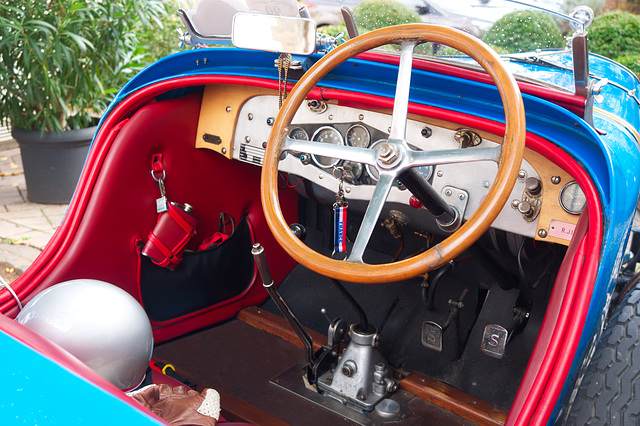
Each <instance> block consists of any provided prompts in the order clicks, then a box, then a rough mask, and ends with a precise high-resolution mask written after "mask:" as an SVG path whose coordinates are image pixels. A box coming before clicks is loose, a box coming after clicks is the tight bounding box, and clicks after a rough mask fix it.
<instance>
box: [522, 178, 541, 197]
mask: <svg viewBox="0 0 640 426" xmlns="http://www.w3.org/2000/svg"><path fill="white" fill-rule="evenodd" d="M525 186H526V188H527V191H528V192H529V194H531V195H533V196H535V195H538V194H540V192H542V183H541V182H540V180H539V179H537V178H534V177H529V178H527V180H526V181H525Z"/></svg>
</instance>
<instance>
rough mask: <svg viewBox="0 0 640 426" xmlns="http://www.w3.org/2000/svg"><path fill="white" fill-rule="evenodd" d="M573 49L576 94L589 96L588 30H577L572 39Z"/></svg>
mask: <svg viewBox="0 0 640 426" xmlns="http://www.w3.org/2000/svg"><path fill="white" fill-rule="evenodd" d="M571 44H572V50H573V77H574V83H575V91H576V95H579V96H584V97H587V95H588V94H589V51H588V48H587V32H586V31H581V32H576V33H575V34H574V35H573V40H572V41H571Z"/></svg>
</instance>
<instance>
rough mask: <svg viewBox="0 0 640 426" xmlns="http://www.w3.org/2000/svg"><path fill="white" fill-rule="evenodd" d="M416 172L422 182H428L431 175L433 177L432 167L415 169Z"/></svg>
mask: <svg viewBox="0 0 640 426" xmlns="http://www.w3.org/2000/svg"><path fill="white" fill-rule="evenodd" d="M416 171H417V172H418V173H420V176H422V177H423V178H424V180H429V179H431V175H433V166H420V167H416Z"/></svg>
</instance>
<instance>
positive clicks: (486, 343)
mask: <svg viewBox="0 0 640 426" xmlns="http://www.w3.org/2000/svg"><path fill="white" fill-rule="evenodd" d="M508 337H509V332H508V331H507V329H506V328H504V327H503V326H501V325H499V324H489V325H487V326H486V327H485V328H484V334H483V335H482V343H481V344H480V350H481V351H482V353H483V354H485V355H488V356H490V357H492V358H497V359H502V358H503V357H504V352H505V349H506V348H507V341H508Z"/></svg>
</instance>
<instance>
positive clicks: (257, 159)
mask: <svg viewBox="0 0 640 426" xmlns="http://www.w3.org/2000/svg"><path fill="white" fill-rule="evenodd" d="M230 94H233V96H231V97H230V96H229V95H230ZM221 99H225V103H224V104H223V103H221V102H220V100H221ZM230 99H231V100H230ZM277 112H278V96H277V93H274V92H272V91H271V92H270V91H268V90H267V89H260V88H255V87H237V86H210V87H207V89H206V90H205V95H204V98H203V105H202V109H201V117H200V124H199V129H198V140H197V142H196V147H205V148H209V149H213V150H214V151H217V152H219V153H220V154H222V155H225V156H226V157H227V158H233V159H235V160H238V161H243V162H247V163H251V164H254V165H256V166H261V165H262V162H263V159H264V152H265V147H266V144H267V140H268V138H269V135H270V132H271V128H272V125H273V123H274V122H275V118H276V115H277ZM390 126H391V113H390V111H382V110H374V109H363V108H362V106H358V107H357V108H356V107H352V106H348V105H339V104H338V103H334V102H321V101H317V100H309V101H307V102H306V103H305V104H303V106H302V107H301V108H300V109H299V111H298V112H297V114H296V115H295V117H294V119H293V121H292V123H291V126H290V127H289V130H288V136H289V138H292V139H298V140H311V141H316V142H321V143H328V144H338V145H348V146H356V147H361V148H375V146H376V144H378V143H381V141H385V140H386V139H387V137H388V135H389V132H390ZM501 140H502V138H501V136H497V135H493V134H490V133H487V132H482V131H479V130H475V129H470V128H466V127H464V126H460V125H457V124H455V123H449V122H445V121H441V120H435V119H430V118H428V117H420V116H415V115H411V114H410V115H409V120H408V122H407V129H406V141H407V143H408V144H409V145H410V146H411V148H412V149H414V150H422V151H440V152H441V151H443V150H459V149H468V150H473V149H475V148H477V147H497V146H499V144H500V143H501ZM279 170H280V171H281V172H283V173H284V174H286V176H287V178H286V179H285V180H286V183H285V184H287V185H289V186H295V187H296V188H297V189H299V190H300V191H301V193H303V195H306V196H313V197H314V198H315V199H317V200H318V201H320V202H323V203H325V204H332V203H333V202H334V201H335V194H336V193H337V191H338V182H339V181H338V179H336V176H337V175H338V174H339V175H341V176H343V177H344V182H343V186H344V193H345V194H344V195H345V197H346V199H347V200H348V201H349V205H350V208H355V209H357V210H362V211H364V209H365V208H366V206H367V204H368V201H369V200H370V199H371V196H372V195H373V191H374V188H375V184H376V182H377V179H378V176H377V172H376V169H375V167H371V166H369V165H362V164H357V163H352V162H347V161H343V160H339V159H335V158H328V157H321V156H315V155H311V154H308V153H305V152H289V153H287V155H283V158H281V161H280V165H279ZM497 170H498V166H497V164H496V163H495V162H493V161H486V160H485V161H476V162H471V163H455V164H445V165H435V166H423V167H419V168H418V171H419V173H420V175H422V176H423V177H424V179H426V180H427V181H428V182H429V183H430V184H431V185H432V186H433V188H434V189H435V190H436V191H438V193H440V194H441V195H442V197H443V198H444V199H445V200H447V202H448V203H449V204H451V205H454V206H455V207H456V208H457V209H458V210H459V211H464V219H465V220H467V219H469V218H470V217H471V215H472V214H473V213H474V212H475V211H476V210H477V209H478V207H479V205H480V203H481V202H482V201H483V199H484V197H486V195H487V193H488V192H489V189H490V188H491V185H492V184H493V181H494V179H495V177H496V174H497ZM302 179H304V180H305V181H306V183H307V187H308V186H309V185H311V187H312V188H313V190H312V191H311V193H312V195H310V194H308V193H306V192H305V190H304V188H305V185H298V184H299V183H300V181H301V180H302ZM509 200H510V201H509V202H508V203H507V205H505V207H504V208H503V210H502V212H501V213H500V214H499V215H498V217H497V218H496V220H495V222H494V223H493V225H492V226H493V227H495V228H497V229H502V230H505V231H508V232H512V233H516V234H519V235H524V236H527V237H530V238H536V239H539V240H543V241H550V242H557V243H561V244H565V245H566V244H568V243H569V241H570V239H571V236H572V234H573V229H574V228H575V223H576V222H577V218H578V216H579V214H580V213H581V211H582V209H583V208H584V204H585V199H584V194H583V193H582V191H581V190H580V188H579V186H578V185H577V184H576V183H575V181H574V180H573V179H572V178H571V176H570V175H568V174H567V173H565V172H564V171H563V170H562V169H560V168H559V167H558V166H556V165H555V164H553V163H552V162H550V161H549V160H548V159H546V158H544V157H543V156H541V155H539V154H537V153H535V152H533V151H531V150H529V149H527V150H526V152H525V158H524V160H523V162H522V165H521V167H520V171H519V175H518V179H517V181H516V184H515V186H514V188H513V190H512V192H511V195H510V198H509ZM387 205H388V210H391V209H394V210H400V211H401V212H402V213H404V214H405V215H406V216H407V217H408V218H409V220H410V221H411V222H412V223H413V224H414V225H415V226H417V227H426V228H429V226H428V225H429V223H433V217H432V216H431V215H430V214H429V213H428V212H427V211H426V210H425V209H424V207H422V206H421V205H420V203H419V202H418V201H417V199H415V197H413V196H412V194H411V193H410V192H409V191H408V190H407V189H406V188H405V187H404V185H403V184H402V182H400V181H398V182H396V184H395V185H394V187H393V188H392V190H391V192H390V194H389V196H388V198H387ZM422 222H424V223H422Z"/></svg>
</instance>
